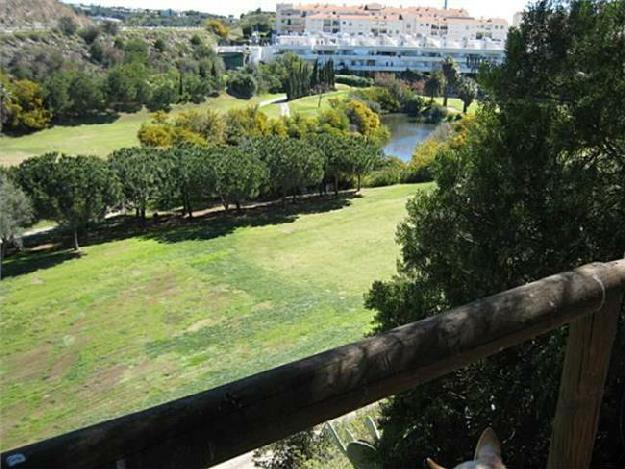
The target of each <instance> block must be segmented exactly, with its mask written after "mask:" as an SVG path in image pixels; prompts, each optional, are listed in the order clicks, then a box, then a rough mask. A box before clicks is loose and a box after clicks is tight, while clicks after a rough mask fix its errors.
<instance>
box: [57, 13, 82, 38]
mask: <svg viewBox="0 0 625 469" xmlns="http://www.w3.org/2000/svg"><path fill="white" fill-rule="evenodd" d="M57 27H58V28H59V31H61V32H62V33H63V34H65V35H66V36H73V35H74V34H75V33H76V29H78V25H77V24H76V21H75V20H74V18H72V17H71V16H63V17H62V18H60V19H59V21H58V22H57Z"/></svg>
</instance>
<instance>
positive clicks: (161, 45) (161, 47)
mask: <svg viewBox="0 0 625 469" xmlns="http://www.w3.org/2000/svg"><path fill="white" fill-rule="evenodd" d="M154 49H156V50H157V51H159V52H165V51H166V50H167V44H166V43H165V41H164V40H163V38H160V37H159V38H158V39H157V40H156V41H154Z"/></svg>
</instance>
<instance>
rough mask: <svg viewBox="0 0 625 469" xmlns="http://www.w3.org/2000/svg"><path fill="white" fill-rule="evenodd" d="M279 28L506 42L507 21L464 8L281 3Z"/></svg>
mask: <svg viewBox="0 0 625 469" xmlns="http://www.w3.org/2000/svg"><path fill="white" fill-rule="evenodd" d="M276 32H277V35H278V36H281V35H294V34H295V35H298V34H321V33H326V34H343V35H349V36H378V35H383V36H401V35H411V36H415V37H417V38H420V37H430V36H431V37H439V38H449V39H451V40H454V41H462V40H467V41H471V40H482V39H490V40H493V41H501V42H504V41H505V39H506V36H507V34H508V23H507V21H505V20H503V19H498V18H473V17H471V16H470V15H469V13H468V12H467V11H466V10H464V9H439V8H433V7H406V8H395V7H384V6H382V5H379V4H375V3H371V4H367V5H360V6H345V5H343V6H340V5H327V4H304V5H295V4H292V3H281V4H278V5H277V7H276Z"/></svg>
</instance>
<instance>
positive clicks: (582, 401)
mask: <svg viewBox="0 0 625 469" xmlns="http://www.w3.org/2000/svg"><path fill="white" fill-rule="evenodd" d="M586 267H587V266H585V267H584V268H582V269H579V270H580V271H582V272H583V271H584V270H585V268H586ZM593 278H595V279H596V280H597V282H599V283H600V284H602V281H601V277H600V276H598V275H596V274H594V275H593ZM602 287H603V284H602ZM604 292H605V296H604V301H603V304H602V306H601V308H600V309H598V310H597V311H596V312H595V313H593V314H590V315H587V316H584V317H581V318H579V319H577V320H575V321H573V322H572V323H571V324H570V326H569V337H568V341H567V346H566V356H565V358H564V365H563V368H562V378H561V380H560V394H559V396H558V405H557V408H556V415H555V418H554V421H553V428H552V433H551V447H550V449H549V462H548V464H547V467H548V469H587V468H588V467H590V462H591V459H592V452H593V447H594V443H595V438H596V435H597V426H598V423H599V411H600V407H601V400H602V398H603V388H604V385H605V380H606V375H607V372H608V366H609V363H610V354H611V351H612V346H613V343H614V337H615V335H616V328H617V321H618V316H619V312H620V310H621V307H622V304H623V290H622V288H621V289H613V290H612V291H606V290H605V288H604Z"/></svg>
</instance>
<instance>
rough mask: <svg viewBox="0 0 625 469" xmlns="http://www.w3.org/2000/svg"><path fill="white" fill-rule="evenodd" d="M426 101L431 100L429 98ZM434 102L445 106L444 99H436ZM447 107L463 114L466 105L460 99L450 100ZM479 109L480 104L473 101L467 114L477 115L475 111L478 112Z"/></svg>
mask: <svg viewBox="0 0 625 469" xmlns="http://www.w3.org/2000/svg"><path fill="white" fill-rule="evenodd" d="M426 99H428V100H429V98H426ZM434 101H436V102H437V103H438V104H440V105H441V106H442V105H443V98H434ZM447 107H450V108H452V109H453V110H455V111H458V112H462V110H463V109H464V103H463V102H462V100H461V99H459V98H448V99H447ZM477 107H478V102H477V101H473V102H472V103H471V105H470V106H469V108H468V109H467V114H475V111H477Z"/></svg>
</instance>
